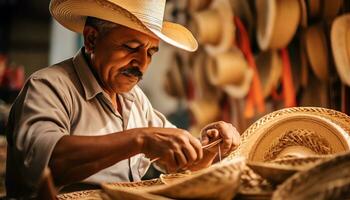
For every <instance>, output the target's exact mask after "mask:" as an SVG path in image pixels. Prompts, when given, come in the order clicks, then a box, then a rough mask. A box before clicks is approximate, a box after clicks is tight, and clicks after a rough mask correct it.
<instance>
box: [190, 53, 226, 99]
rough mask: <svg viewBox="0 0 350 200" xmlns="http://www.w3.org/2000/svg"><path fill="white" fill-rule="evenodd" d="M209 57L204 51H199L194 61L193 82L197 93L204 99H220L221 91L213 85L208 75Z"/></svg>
mask: <svg viewBox="0 0 350 200" xmlns="http://www.w3.org/2000/svg"><path fill="white" fill-rule="evenodd" d="M207 57H208V55H207V54H206V52H205V51H204V50H199V51H197V54H195V55H194V58H193V59H194V60H193V66H192V70H193V80H194V85H195V88H196V92H197V94H198V97H199V98H202V99H213V100H215V99H219V98H220V90H219V89H218V88H216V87H215V86H214V85H212V84H211V83H210V81H209V78H208V76H207V73H206V59H207Z"/></svg>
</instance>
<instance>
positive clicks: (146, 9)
mask: <svg viewBox="0 0 350 200" xmlns="http://www.w3.org/2000/svg"><path fill="white" fill-rule="evenodd" d="M108 1H109V2H110V3H112V4H115V5H118V6H119V7H121V8H124V9H125V10H127V11H129V12H130V13H132V14H133V15H135V16H136V17H137V18H138V19H139V20H140V21H142V22H143V23H144V24H146V25H147V26H148V27H152V28H154V29H156V30H159V31H161V30H162V25H163V17H164V10H165V3H166V0H108Z"/></svg>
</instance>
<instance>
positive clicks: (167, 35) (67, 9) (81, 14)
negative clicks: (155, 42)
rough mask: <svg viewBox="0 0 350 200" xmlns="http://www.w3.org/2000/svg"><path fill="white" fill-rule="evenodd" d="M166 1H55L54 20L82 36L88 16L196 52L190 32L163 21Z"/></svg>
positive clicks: (51, 9) (51, 8)
mask: <svg viewBox="0 0 350 200" xmlns="http://www.w3.org/2000/svg"><path fill="white" fill-rule="evenodd" d="M165 3H166V0H157V1H144V0H132V1H129V0H52V1H51V3H50V12H51V14H52V16H53V17H54V18H55V19H56V20H57V21H58V22H59V23H60V24H61V25H63V26H64V27H66V28H67V29H69V30H72V31H75V32H78V33H82V32H83V29H84V25H85V21H86V17H87V16H91V17H96V18H99V19H103V20H107V21H110V22H113V23H116V24H120V25H123V26H126V27H129V28H131V29H134V30H137V31H140V32H142V33H145V34H148V35H151V36H156V37H158V38H160V39H162V40H163V41H165V42H167V43H169V44H171V45H173V46H176V47H178V48H181V49H184V50H187V51H195V50H196V49H197V47H198V44H197V41H196V39H195V38H194V37H193V35H192V34H191V32H190V31H189V30H187V29H186V28H185V27H183V26H182V25H180V24H175V23H171V22H166V21H163V15H164V10H165Z"/></svg>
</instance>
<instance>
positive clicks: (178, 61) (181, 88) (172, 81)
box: [164, 53, 186, 98]
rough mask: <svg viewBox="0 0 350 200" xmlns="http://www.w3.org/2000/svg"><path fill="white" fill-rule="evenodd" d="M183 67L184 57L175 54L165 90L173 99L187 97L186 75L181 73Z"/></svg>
mask: <svg viewBox="0 0 350 200" xmlns="http://www.w3.org/2000/svg"><path fill="white" fill-rule="evenodd" d="M182 67H183V60H182V57H181V56H180V55H179V54H177V53H175V54H174V56H173V57H172V61H171V66H169V68H168V69H167V72H166V78H165V79H164V81H165V82H164V89H165V91H166V93H167V94H168V95H170V96H172V97H176V98H183V97H185V96H186V88H185V81H184V77H183V76H184V75H183V74H182V73H181V71H183V70H181V69H182Z"/></svg>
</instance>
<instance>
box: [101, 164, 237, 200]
mask: <svg viewBox="0 0 350 200" xmlns="http://www.w3.org/2000/svg"><path fill="white" fill-rule="evenodd" d="M243 164H244V159H242V158H236V159H235V160H232V161H229V162H223V163H218V164H215V165H212V166H211V167H209V168H205V169H202V170H199V171H197V172H194V173H193V174H191V175H188V176H183V177H181V178H179V179H178V180H173V181H171V182H169V183H168V184H162V185H152V186H149V187H134V188H133V187H130V183H125V184H126V186H123V183H117V184H108V183H107V184H102V188H103V190H104V191H106V192H107V193H108V194H113V193H116V194H118V193H121V192H123V191H125V190H127V191H129V192H132V193H134V194H136V195H142V194H147V193H148V194H155V195H159V196H163V197H169V198H174V199H189V198H192V199H232V198H233V197H234V195H235V194H236V190H237V189H238V186H239V178H240V173H241V169H242V167H243ZM218 180H219V181H220V184H217V183H218ZM134 199H135V198H134Z"/></svg>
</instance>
